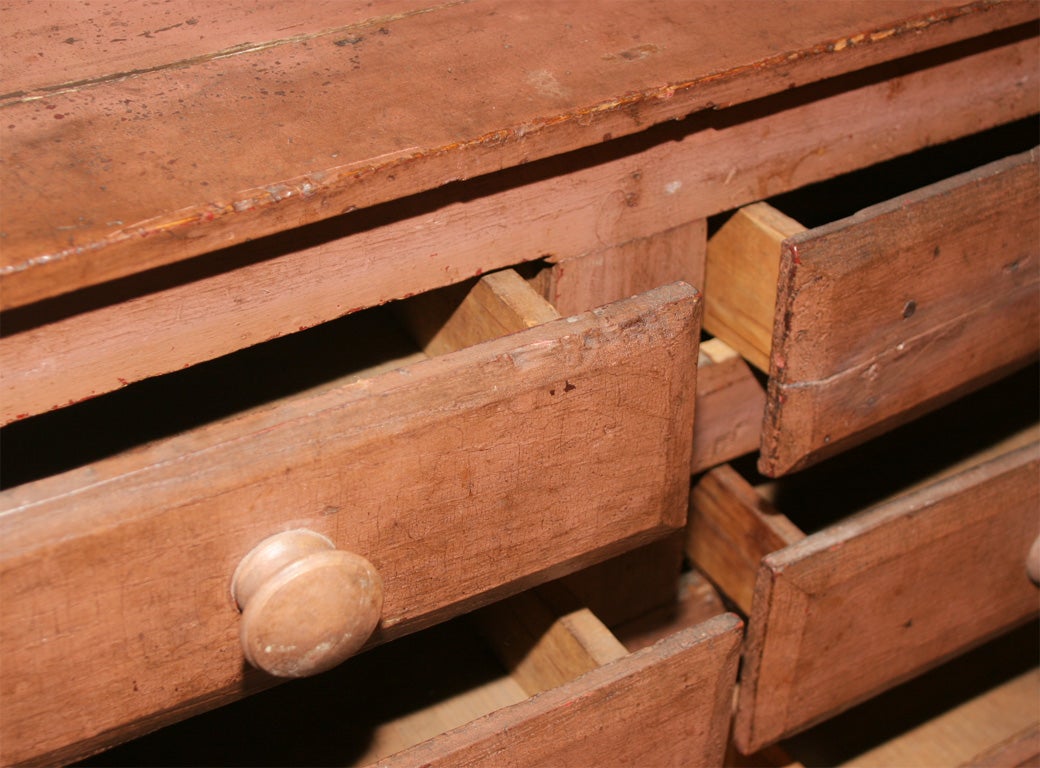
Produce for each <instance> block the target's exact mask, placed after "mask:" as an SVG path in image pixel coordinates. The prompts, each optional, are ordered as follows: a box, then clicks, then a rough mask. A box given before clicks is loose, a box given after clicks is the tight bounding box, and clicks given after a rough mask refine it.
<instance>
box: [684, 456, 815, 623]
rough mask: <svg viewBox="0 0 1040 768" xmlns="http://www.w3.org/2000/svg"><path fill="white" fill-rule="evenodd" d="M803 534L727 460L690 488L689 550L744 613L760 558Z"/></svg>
mask: <svg viewBox="0 0 1040 768" xmlns="http://www.w3.org/2000/svg"><path fill="white" fill-rule="evenodd" d="M803 538H805V534H803V533H802V532H801V531H800V530H798V528H797V527H796V526H795V525H794V524H793V523H792V522H791V521H790V520H788V519H787V518H786V517H784V516H783V515H782V514H781V513H780V512H779V511H778V510H776V509H775V508H774V507H773V506H772V505H771V504H769V502H767V501H766V500H765V499H763V498H762V497H761V496H759V495H758V493H757V492H756V491H755V489H754V488H753V487H752V486H751V485H750V484H748V482H747V481H746V480H745V479H744V478H743V477H741V476H740V475H739V474H738V473H737V472H736V470H734V469H733V468H732V467H730V466H729V465H722V466H720V467H716V468H715V469H713V470H712V471H711V472H709V473H708V474H706V475H705V476H704V477H702V478H701V479H700V480H699V481H698V482H697V484H696V485H695V486H694V487H693V491H692V492H691V494H690V515H689V520H688V521H687V525H686V552H687V554H688V555H689V556H690V559H691V560H692V561H693V563H694V564H695V565H696V567H697V568H698V569H699V570H701V571H702V572H703V573H704V574H706V575H707V576H708V577H709V578H710V579H711V580H712V582H714V583H715V584H716V585H717V586H718V587H719V589H721V590H722V591H723V592H724V593H725V594H726V595H727V596H728V597H729V598H730V599H732V600H733V602H734V603H735V604H736V605H737V607H738V608H740V610H741V611H743V612H744V615H745V616H749V615H751V612H752V608H753V607H754V606H753V602H752V596H753V594H754V591H755V578H756V575H757V572H758V567H759V563H760V562H761V561H762V558H763V557H765V556H766V555H768V554H770V553H772V552H776V551H777V550H780V549H783V548H784V547H786V546H787V545H788V544H793V543H795V542H797V541H800V540H801V539H803Z"/></svg>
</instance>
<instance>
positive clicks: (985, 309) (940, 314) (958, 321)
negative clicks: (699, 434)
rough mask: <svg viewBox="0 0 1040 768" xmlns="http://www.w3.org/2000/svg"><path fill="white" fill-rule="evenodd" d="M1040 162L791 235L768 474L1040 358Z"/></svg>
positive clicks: (773, 376) (783, 270) (769, 420)
mask: <svg viewBox="0 0 1040 768" xmlns="http://www.w3.org/2000/svg"><path fill="white" fill-rule="evenodd" d="M1037 158H1038V152H1037V151H1036V150H1032V151H1029V152H1025V153H1022V154H1020V155H1015V156H1013V157H1009V158H1006V159H1004V160H1000V161H997V162H995V163H991V164H989V165H986V166H983V167H982V168H979V169H976V170H974V171H970V172H968V173H964V174H961V175H958V176H955V177H952V178H950V179H946V180H944V181H941V182H939V183H937V184H934V185H931V186H929V187H925V188H923V189H920V190H917V191H916V192H912V193H910V194H908V195H905V196H901V197H899V198H896V199H893V200H891V201H888V202H886V203H882V204H880V205H877V206H874V207H872V208H868V209H865V210H863V211H861V212H859V213H857V214H855V215H853V216H851V217H849V218H847V219H842V220H840V221H837V222H834V223H832V224H828V225H825V226H823V227H819V228H817V229H813V230H809V231H807V232H804V233H802V234H797V235H794V236H792V237H790V238H788V239H786V240H785V241H784V243H783V247H782V260H781V266H780V278H779V286H778V292H777V299H776V317H775V322H774V327H773V341H772V352H771V357H770V368H769V387H768V400H767V406H766V419H765V422H764V425H763V431H762V451H761V454H760V458H759V469H760V471H762V472H763V473H765V474H767V475H770V476H778V475H782V474H784V473H785V472H790V471H793V470H797V469H800V468H802V467H805V466H808V465H809V464H812V463H814V462H816V461H819V460H820V459H822V458H825V457H827V456H829V455H832V454H834V453H836V452H838V451H840V450H843V449H844V448H847V447H849V446H851V445H855V444H857V443H860V442H863V441H864V440H866V439H868V438H869V437H872V436H874V435H877V434H879V433H881V432H883V431H886V430H888V429H890V428H892V427H894V426H896V425H898V424H901V423H904V422H906V421H909V420H910V419H912V418H914V417H916V416H918V415H920V414H921V413H923V412H925V411H928V410H931V409H933V408H935V407H937V406H939V405H942V404H943V403H945V402H949V401H950V400H951V399H953V398H955V397H957V396H959V395H962V394H964V393H966V392H969V391H971V390H972V389H975V388H978V387H979V386H981V385H983V384H985V383H988V382H991V381H993V380H995V379H996V378H998V377H1000V376H1001V375H1003V374H1006V373H1008V372H1010V371H1013V370H1015V369H1016V368H1019V367H1021V366H1023V365H1025V364H1027V363H1029V362H1030V361H1031V360H1035V359H1036V356H1037V353H1038V351H1040V331H1038V329H1040V184H1038V183H1037V176H1038V162H1037Z"/></svg>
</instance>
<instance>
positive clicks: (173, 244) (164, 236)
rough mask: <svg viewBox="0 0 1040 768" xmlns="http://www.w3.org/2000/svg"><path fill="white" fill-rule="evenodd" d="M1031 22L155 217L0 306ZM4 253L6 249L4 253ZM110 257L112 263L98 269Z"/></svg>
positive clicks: (841, 50) (711, 88)
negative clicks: (157, 244)
mask: <svg viewBox="0 0 1040 768" xmlns="http://www.w3.org/2000/svg"><path fill="white" fill-rule="evenodd" d="M1036 17H1037V8H1036V7H1035V6H1034V5H1033V4H1030V3H1019V4H1014V3H1008V2H997V1H994V0H979V2H974V3H969V4H965V5H960V6H955V7H952V8H946V9H944V10H943V11H942V12H936V13H932V14H927V15H925V16H924V17H923V18H921V17H915V18H906V19H903V20H901V21H900V22H898V23H895V24H894V25H893V26H890V27H887V28H885V29H873V30H864V31H861V32H859V33H857V34H856V35H855V36H854V37H853V38H850V39H838V40H828V41H821V42H820V43H817V44H815V45H812V46H808V47H807V48H806V49H804V50H801V51H785V52H782V53H779V54H776V55H774V56H772V57H768V58H766V59H764V60H762V61H756V62H748V63H744V64H741V65H737V66H734V67H732V68H730V69H729V70H726V71H719V72H711V73H698V74H685V75H683V76H679V77H677V78H675V79H673V80H671V81H670V82H668V83H665V84H657V85H649V86H647V87H646V88H644V89H642V90H639V91H637V92H635V93H628V94H624V95H623V96H621V97H619V98H615V99H611V100H609V101H607V102H604V103H599V104H590V105H576V106H575V107H574V108H572V109H570V110H564V111H561V112H558V113H557V114H554V115H552V116H551V117H539V118H537V119H533V120H531V121H530V122H527V123H524V124H522V125H518V126H504V127H502V128H500V129H498V130H495V131H493V132H491V133H488V134H484V135H481V136H474V137H460V138H459V140H458V141H455V142H453V143H452V144H450V145H445V146H438V147H432V146H431V147H423V148H416V149H414V150H409V151H407V152H403V153H402V152H390V153H387V154H384V155H380V156H378V157H375V158H371V159H364V160H356V161H353V162H351V163H348V164H345V165H342V166H338V167H336V168H331V169H327V170H322V171H321V172H320V173H318V172H317V171H314V172H307V173H304V174H302V175H299V176H296V177H293V178H287V179H277V180H272V183H271V184H268V185H266V186H264V187H262V188H254V189H247V190H236V191H234V193H233V194H234V196H235V199H234V200H232V201H228V202H226V203H223V204H214V203H208V202H207V203H204V204H200V205H195V206H190V207H188V208H183V209H180V210H177V211H174V212H164V213H159V214H157V215H156V216H155V217H153V218H151V219H148V220H144V221H140V222H136V223H135V224H133V225H132V226H129V227H124V228H122V229H120V230H118V231H116V232H113V233H110V234H109V235H107V236H105V237H103V238H101V239H95V240H93V241H91V242H86V243H79V244H77V245H75V246H73V247H70V248H68V249H66V250H64V251H61V252H54V253H39V252H34V250H33V248H32V247H31V246H27V247H26V248H25V254H24V255H23V256H19V257H16V258H17V259H18V260H17V261H16V262H14V263H12V264H9V265H7V266H5V267H3V268H0V306H2V308H4V309H7V308H11V307H16V306H21V305H24V304H27V303H31V302H34V301H38V300H40V299H43V298H47V297H50V296H55V295H58V294H60V293H62V292H63V291H65V290H68V286H69V284H70V282H71V283H72V285H74V286H76V287H81V286H87V285H94V284H98V283H101V282H104V281H107V280H111V279H114V278H117V277H121V276H125V275H128V274H133V273H136V272H139V271H141V270H145V269H149V268H152V267H155V266H159V265H161V264H167V263H171V262H174V261H178V260H182V259H186V258H190V257H192V256H197V255H199V254H202V253H205V252H206V251H208V250H212V249H213V248H214V246H215V243H216V242H218V241H219V242H221V243H223V244H224V245H230V244H232V243H235V242H242V241H244V240H247V239H251V238H256V237H260V236H262V235H265V234H271V233H273V232H276V231H279V230H282V229H286V228H288V227H295V226H300V225H302V224H305V223H308V222H311V221H316V220H319V219H322V218H325V217H327V216H329V215H333V214H334V213H336V212H339V211H343V210H353V209H357V208H361V207H367V206H371V205H375V204H377V203H380V202H385V201H387V200H390V199H393V198H396V197H400V196H402V195H408V194H414V193H416V192H420V191H423V190H426V189H431V188H433V187H436V186H440V185H441V184H444V183H446V182H448V181H453V180H458V179H465V178H470V177H473V176H477V175H481V174H483V173H487V172H489V171H492V170H498V169H500V168H504V167H508V166H510V165H515V164H518V163H523V162H528V161H530V160H534V159H538V158H542V157H547V156H549V155H553V154H558V153H560V152H564V151H568V150H572V149H576V148H579V147H582V146H588V145H589V144H591V143H595V142H598V141H600V140H602V136H603V132H604V131H608V132H609V133H611V134H612V135H613V136H622V135H626V134H630V133H633V132H636V131H638V130H642V129H644V128H645V127H647V126H648V125H652V124H654V123H657V122H661V121H664V120H671V119H676V118H679V117H682V116H684V115H688V114H690V113H692V112H695V111H698V110H702V109H717V108H720V107H723V106H728V105H732V104H736V103H740V102H743V101H747V100H749V99H753V98H757V97H760V96H763V95H766V94H767V93H770V92H774V91H775V90H777V89H778V88H779V87H780V85H781V84H782V85H783V87H785V88H789V87H791V86H792V85H796V84H804V83H808V82H814V81H817V80H820V79H823V78H826V77H829V76H834V75H837V74H841V73H844V72H848V71H852V70H854V69H856V68H859V67H863V66H868V65H870V64H875V63H878V62H879V61H882V60H886V59H892V58H897V57H899V56H901V55H906V54H907V53H909V52H911V51H914V50H920V49H921V48H922V36H923V35H925V34H928V35H931V36H932V37H931V39H930V41H929V45H930V46H931V47H936V46H941V45H944V44H947V43H951V42H955V41H958V40H962V39H965V38H967V37H970V36H972V35H976V34H980V33H985V32H990V31H993V30H995V29H1003V28H1008V27H1011V26H1013V25H1015V24H1021V23H1025V22H1028V21H1030V20H1033V19H1035V18H1036ZM821 63H822V65H821ZM637 107H638V113H639V116H638V120H636V121H633V120H632V118H631V116H630V115H631V114H632V112H633V109H634V108H637ZM319 176H320V178H319ZM388 180H389V181H388ZM271 189H276V191H275V192H271V191H270V190H271ZM147 238H151V239H153V240H154V239H156V238H158V239H161V240H162V242H163V245H164V246H165V247H163V248H158V249H157V248H154V247H152V248H150V249H148V251H147V253H145V252H143V251H141V250H140V249H139V248H138V246H139V245H140V243H141V241H142V239H147ZM8 247H9V248H10V247H12V244H11V243H10V242H9V245H8ZM127 247H129V248H130V249H131V251H133V252H134V253H133V256H134V257H133V258H130V253H129V252H124V251H125V249H126V248H127ZM109 251H115V252H116V253H113V254H112V255H111V256H106V257H104V258H102V254H107V253H109ZM72 278H74V279H72Z"/></svg>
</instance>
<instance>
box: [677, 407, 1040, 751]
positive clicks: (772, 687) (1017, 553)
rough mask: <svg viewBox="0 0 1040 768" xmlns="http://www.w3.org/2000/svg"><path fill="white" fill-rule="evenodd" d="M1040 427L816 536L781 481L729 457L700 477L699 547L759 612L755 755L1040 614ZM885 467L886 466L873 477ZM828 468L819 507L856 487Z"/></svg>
mask: <svg viewBox="0 0 1040 768" xmlns="http://www.w3.org/2000/svg"><path fill="white" fill-rule="evenodd" d="M1033 391H1034V397H1035V390H1033ZM1011 407H1014V406H1011ZM897 437H899V438H901V439H902V438H905V437H906V435H898V436H897ZM1038 437H1040V430H1038V428H1037V427H1036V426H1035V425H1032V426H1030V427H1028V428H1025V429H1024V430H1023V431H1020V432H1017V433H1015V434H1013V435H1012V436H1011V437H1008V438H1006V439H1003V440H1001V441H999V442H998V443H997V444H996V445H995V446H990V447H988V448H986V450H984V451H982V452H980V453H979V454H978V455H977V456H973V457H972V458H970V459H968V460H965V461H964V462H962V463H959V464H957V465H956V466H955V467H951V468H950V469H948V470H947V471H946V472H943V473H941V474H940V475H939V476H938V477H936V478H935V479H930V480H926V481H922V482H919V483H915V484H914V485H913V486H912V487H911V488H909V489H908V490H907V491H906V492H904V493H900V494H897V495H895V496H894V497H892V498H889V499H886V500H883V501H880V502H879V503H876V504H874V505H872V506H870V507H868V508H867V509H865V510H863V511H861V512H860V513H858V514H853V515H852V516H850V517H848V518H847V519H843V520H841V521H839V522H836V523H832V524H830V525H826V526H824V527H823V528H822V529H820V530H818V531H816V532H815V533H812V534H811V535H808V536H805V535H804V534H803V533H802V532H801V530H800V529H799V527H797V526H796V525H795V524H794V523H793V522H792V521H791V519H789V518H788V517H785V516H784V515H783V514H781V513H780V512H779V511H777V509H776V508H775V507H774V506H773V504H772V503H771V502H770V501H769V500H768V499H767V498H766V496H767V495H769V493H768V492H770V491H772V493H773V495H774V498H775V499H776V500H777V503H779V504H780V505H781V507H783V506H784V504H783V501H784V498H785V495H784V493H783V492H782V488H783V486H782V484H779V483H774V484H772V485H766V486H763V487H761V488H756V487H754V486H752V485H750V484H749V482H748V481H747V480H745V479H744V477H743V476H742V475H740V474H739V473H738V472H736V471H735V470H734V469H733V468H732V467H730V466H728V465H727V466H723V467H720V468H718V469H716V470H713V471H712V472H710V473H709V474H707V475H705V476H704V477H703V478H702V479H701V480H700V482H699V483H698V484H697V485H696V486H695V488H694V491H693V493H692V496H691V519H690V528H689V535H688V551H689V552H690V554H691V557H692V559H693V560H694V562H695V563H696V564H697V566H698V567H699V568H701V569H703V570H704V572H705V573H706V574H708V575H709V576H710V577H711V578H712V579H713V581H715V583H716V584H718V585H720V587H721V589H722V590H723V591H724V592H726V593H727V594H729V595H730V596H731V597H732V598H733V599H734V601H735V602H736V603H737V604H738V605H739V606H740V607H741V609H742V610H744V611H746V612H747V613H748V615H749V617H750V618H749V625H748V640H747V644H746V647H745V650H744V671H743V674H742V680H741V685H740V697H739V703H738V709H737V715H736V723H735V742H736V744H737V746H738V747H739V748H740V749H741V751H745V752H752V751H755V750H757V749H759V748H761V747H763V746H766V745H768V744H771V743H773V742H775V741H777V740H778V739H781V738H784V737H786V736H789V735H791V734H793V733H796V732H798V731H801V730H803V729H804V728H806V727H808V726H810V725H812V724H814V723H816V722H819V721H820V720H823V719H825V718H827V717H829V716H831V715H833V714H836V713H837V712H840V711H842V710H844V709H846V708H848V707H850V706H852V705H853V704H855V703H858V702H860V701H863V700H864V699H866V698H868V697H870V696H873V695H875V694H877V693H879V692H881V691H883V690H885V689H887V688H889V687H891V686H893V685H895V684H897V683H899V682H901V681H903V680H905V679H907V678H909V677H910V676H913V675H915V674H917V673H919V672H921V671H923V670H925V669H927V668H929V667H932V666H934V665H935V664H938V663H939V662H941V661H943V660H944V659H946V658H949V657H950V656H952V655H954V654H957V653H960V652H962V651H964V650H966V649H967V648H970V647H972V646H974V645H976V644H978V643H980V642H983V641H985V640H986V639H988V638H990V637H993V636H995V635H996V634H998V633H1000V632H1003V631H1005V630H1007V629H1009V628H1011V627H1013V626H1015V625H1016V624H1018V623H1021V622H1023V621H1025V620H1027V619H1028V618H1029V617H1031V616H1035V615H1036V614H1037V610H1038V607H1040V602H1038V599H1037V589H1036V584H1035V583H1033V582H1032V581H1031V580H1030V577H1029V575H1028V573H1027V559H1028V557H1030V555H1029V553H1030V548H1031V546H1034V542H1036V541H1037V538H1038V535H1040V519H1038V517H1037V509H1038V504H1040V444H1038V442H1037V439H1038ZM932 439H933V440H934V439H935V438H934V437H933V438H932ZM911 445H912V444H911ZM854 458H855V457H854ZM862 458H863V457H862V456H859V457H858V460H857V463H860V462H861V461H862ZM901 461H903V462H904V463H905V460H901ZM851 464H852V461H851V460H850V466H851ZM863 466H870V465H869V464H868V465H864V464H862V463H860V469H859V471H860V473H861V474H862V467H863ZM821 469H822V468H821ZM878 473H879V470H878V469H877V468H872V469H871V475H870V479H869V480H867V481H865V482H864V484H865V485H869V484H870V482H871V481H873V480H875V476H877V477H879V476H880V475H879V474H878ZM829 477H830V479H829V480H828V476H826V475H823V474H822V473H821V476H820V477H818V478H816V481H815V483H813V484H808V483H807V487H806V489H805V494H806V496H807V497H809V498H811V494H813V490H814V487H815V495H816V496H817V497H818V498H819V499H822V501H820V505H821V506H824V505H826V504H827V503H828V501H827V500H828V499H829V498H830V497H829V496H828V493H829V492H835V493H839V492H840V493H843V494H845V495H849V494H850V493H852V491H853V489H852V488H851V487H849V485H848V484H849V481H848V477H847V476H846V477H845V478H844V479H839V478H838V477H836V476H834V475H833V473H832V474H831V475H830V476H829ZM828 482H830V483H834V484H845V485H846V487H843V488H827V487H826V484H827V483H828ZM877 483H880V480H878V481H877ZM777 487H779V488H780V489H781V490H780V491H777ZM786 498H787V502H788V506H791V507H797V506H798V504H796V503H793V502H792V495H791V494H790V493H789V494H787V496H786ZM794 498H795V499H797V495H795V496H794ZM803 503H804V501H803ZM1032 557H1034V558H1035V554H1034V555H1032Z"/></svg>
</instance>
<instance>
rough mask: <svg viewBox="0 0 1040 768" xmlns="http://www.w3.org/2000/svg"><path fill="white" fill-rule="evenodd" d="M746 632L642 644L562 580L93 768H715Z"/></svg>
mask: <svg viewBox="0 0 1040 768" xmlns="http://www.w3.org/2000/svg"><path fill="white" fill-rule="evenodd" d="M696 601H697V594H696V593H694V594H693V595H692V596H691V598H690V599H689V600H688V601H687V602H690V603H695V602H696ZM715 602H716V603H717V598H716V599H715ZM689 608H690V610H691V611H692V612H694V613H698V614H704V613H705V610H704V607H702V606H698V605H690V606H689ZM741 626H742V624H741V622H740V620H739V619H738V618H737V617H736V616H734V615H733V614H721V613H717V614H714V615H712V616H710V617H708V616H704V617H703V618H700V619H699V620H696V621H694V622H692V623H690V624H688V625H687V626H686V627H685V628H679V629H673V630H671V631H670V632H669V633H668V634H666V635H665V636H664V637H663V638H661V639H659V640H658V641H656V642H648V641H647V638H646V637H645V635H644V636H640V637H637V638H636V642H635V643H632V642H631V638H632V635H631V634H627V635H626V634H625V633H617V632H612V631H611V630H608V629H607V627H606V626H604V624H603V623H601V621H600V620H599V618H598V617H597V615H595V614H594V613H593V612H591V611H590V610H589V609H587V608H584V607H581V606H580V605H579V604H576V603H575V601H574V600H573V598H572V597H571V595H570V593H567V592H566V591H565V590H563V589H562V588H561V587H560V585H559V584H558V583H554V584H551V585H548V586H547V587H541V588H539V589H537V590H533V591H531V592H525V593H522V594H520V595H517V596H515V597H513V598H510V599H509V600H506V601H504V602H502V603H497V604H495V605H493V606H490V607H488V608H486V609H483V610H482V611H480V612H477V613H476V614H474V615H472V616H467V617H463V618H461V619H457V620H455V621H452V622H448V623H446V624H442V625H440V626H437V627H434V628H431V629H429V630H427V631H425V632H421V633H417V634H414V635H412V636H410V637H407V638H402V639H401V640H399V641H397V642H394V643H391V644H389V645H386V646H384V647H382V648H379V649H376V650H374V651H372V652H371V653H369V654H366V655H365V656H364V657H359V658H357V659H352V660H350V661H348V662H347V663H346V664H344V665H343V666H342V667H341V668H339V669H337V670H334V671H333V672H330V673H329V674H328V675H325V676H322V677H320V678H314V679H311V680H302V681H294V682H292V683H291V684H289V685H286V686H282V687H279V688H278V689H276V690H272V691H266V692H264V693H261V694H259V695H257V696H255V697H252V698H250V699H249V700H246V701H242V702H239V703H236V704H233V705H231V706H229V707H225V708H222V709H220V710H217V711H214V712H211V713H208V714H206V715H203V716H200V717H198V718H194V719H193V720H190V721H187V722H184V723H179V724H176V725H174V726H171V727H169V728H167V729H164V730H162V731H159V732H157V733H154V734H151V735H149V736H146V737H144V738H141V739H139V740H137V741H135V742H131V743H129V744H126V745H123V746H121V747H119V748H117V749H115V750H112V751H111V752H109V753H106V754H101V755H98V756H97V757H96V758H94V759H93V760H91V761H90V764H92V765H128V764H133V765H139V766H147V765H152V764H160V763H161V764H167V765H168V764H171V763H174V764H184V765H188V764H194V765H200V764H202V765H220V764H227V763H232V762H234V763H240V764H250V763H267V764H305V765H326V764H335V765H371V764H373V763H375V764H378V765H381V766H402V767H403V766H417V765H430V766H433V765H438V766H440V765H443V766H452V768H454V767H455V766H469V765H487V766H525V767H526V766H542V765H544V766H571V765H573V766H576V767H577V766H581V767H584V766H588V765H604V766H614V765H652V766H690V765H698V766H712V765H716V766H717V765H721V764H722V756H723V752H724V749H725V744H726V736H727V733H728V730H729V719H730V713H731V705H732V685H733V683H734V680H735V676H736V666H737V661H738V657H739V647H740V638H741ZM287 731H291V732H292V733H293V734H294V738H292V739H287V738H286V737H285V734H286V732H287Z"/></svg>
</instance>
